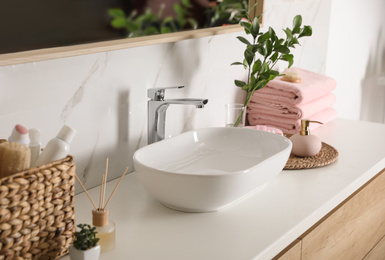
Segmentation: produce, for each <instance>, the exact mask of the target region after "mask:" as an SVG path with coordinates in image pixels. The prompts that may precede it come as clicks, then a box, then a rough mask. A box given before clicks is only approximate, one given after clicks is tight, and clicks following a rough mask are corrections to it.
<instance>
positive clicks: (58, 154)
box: [35, 125, 76, 166]
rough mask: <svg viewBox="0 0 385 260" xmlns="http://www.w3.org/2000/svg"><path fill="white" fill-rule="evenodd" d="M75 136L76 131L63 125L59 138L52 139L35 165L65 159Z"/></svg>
mask: <svg viewBox="0 0 385 260" xmlns="http://www.w3.org/2000/svg"><path fill="white" fill-rule="evenodd" d="M75 134H76V131H75V129H73V128H71V127H69V126H67V125H63V127H62V129H61V130H60V132H59V133H58V134H57V136H56V137H55V138H53V139H51V140H50V141H49V142H48V143H47V145H46V146H45V147H44V149H43V151H42V152H41V154H40V156H39V158H37V161H36V163H35V165H36V166H39V165H42V164H46V163H50V162H53V161H57V160H60V159H63V158H65V157H66V156H67V155H68V153H69V150H70V144H71V142H72V140H73V138H74V136H75Z"/></svg>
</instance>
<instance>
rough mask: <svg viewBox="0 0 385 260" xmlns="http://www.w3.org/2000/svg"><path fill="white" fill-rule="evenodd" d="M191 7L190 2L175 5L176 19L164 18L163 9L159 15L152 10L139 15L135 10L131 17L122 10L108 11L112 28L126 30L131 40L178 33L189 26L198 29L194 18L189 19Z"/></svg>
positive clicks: (183, 1)
mask: <svg viewBox="0 0 385 260" xmlns="http://www.w3.org/2000/svg"><path fill="white" fill-rule="evenodd" d="M191 7H192V6H191V4H190V0H182V2H181V3H180V4H174V6H173V8H174V11H175V13H176V18H175V19H174V18H173V17H171V16H167V17H165V18H162V13H163V10H162V9H161V10H159V12H158V13H157V14H154V13H152V12H151V10H150V9H148V10H147V11H146V12H145V13H144V14H138V12H137V11H136V10H133V11H132V12H131V13H130V15H129V16H126V14H125V12H124V11H123V10H122V9H120V8H111V9H109V10H108V14H109V15H110V16H111V17H112V20H111V22H110V24H111V26H112V27H113V28H115V29H125V30H126V31H127V33H128V37H129V38H131V37H138V36H146V35H153V34H159V33H170V32H177V31H181V30H182V29H184V28H185V27H187V26H191V27H192V28H193V29H196V27H197V22H196V21H195V20H194V19H193V18H190V17H188V16H189V15H190V13H189V9H190V8H191Z"/></svg>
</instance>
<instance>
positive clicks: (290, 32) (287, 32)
mask: <svg viewBox="0 0 385 260" xmlns="http://www.w3.org/2000/svg"><path fill="white" fill-rule="evenodd" d="M283 31H284V32H285V33H286V39H287V41H288V42H290V41H291V40H292V39H293V33H292V31H291V30H290V29H289V28H286V29H285V30H283Z"/></svg>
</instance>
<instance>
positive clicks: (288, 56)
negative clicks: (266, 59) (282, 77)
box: [280, 54, 294, 68]
mask: <svg viewBox="0 0 385 260" xmlns="http://www.w3.org/2000/svg"><path fill="white" fill-rule="evenodd" d="M280 59H281V60H284V61H287V62H288V63H289V66H288V67H289V68H290V67H291V65H293V63H294V56H293V54H284V55H282V57H281V58H280Z"/></svg>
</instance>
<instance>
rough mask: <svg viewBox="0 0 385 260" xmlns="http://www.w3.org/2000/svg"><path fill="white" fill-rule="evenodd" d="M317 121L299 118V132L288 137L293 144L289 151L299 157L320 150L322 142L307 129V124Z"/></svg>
mask: <svg viewBox="0 0 385 260" xmlns="http://www.w3.org/2000/svg"><path fill="white" fill-rule="evenodd" d="M310 123H317V124H322V123H321V122H318V121H310V120H309V119H302V120H301V131H300V132H299V134H295V135H293V136H291V137H290V138H289V139H290V141H291V142H292V144H293V148H292V150H291V153H292V154H294V155H297V156H300V157H307V156H314V155H316V154H318V153H319V151H321V148H322V142H321V140H320V139H319V138H318V137H317V136H315V135H311V134H310V131H309V124H310Z"/></svg>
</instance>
